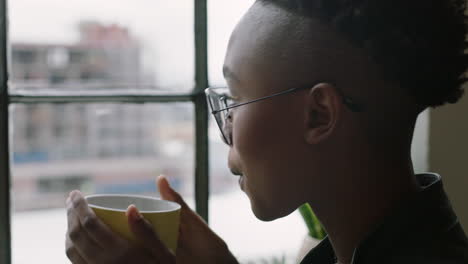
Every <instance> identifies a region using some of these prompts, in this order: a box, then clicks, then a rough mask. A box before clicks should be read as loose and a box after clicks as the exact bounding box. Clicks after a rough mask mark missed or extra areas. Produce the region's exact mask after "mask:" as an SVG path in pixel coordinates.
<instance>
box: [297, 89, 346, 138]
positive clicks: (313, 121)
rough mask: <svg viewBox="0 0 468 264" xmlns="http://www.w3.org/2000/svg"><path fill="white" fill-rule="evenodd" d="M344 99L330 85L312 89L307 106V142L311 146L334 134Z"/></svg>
mask: <svg viewBox="0 0 468 264" xmlns="http://www.w3.org/2000/svg"><path fill="white" fill-rule="evenodd" d="M342 107H343V104H342V98H341V95H340V94H339V92H338V91H337V90H336V88H335V87H334V86H333V85H332V84H329V83H319V84H317V85H315V86H314V87H313V88H312V89H310V91H309V93H308V94H307V98H306V104H305V109H304V110H305V120H304V122H305V128H306V130H305V135H304V137H305V140H306V141H307V143H309V144H318V143H320V142H323V141H324V140H326V139H327V138H328V137H330V135H331V134H333V132H334V130H335V128H336V126H337V123H338V121H339V119H340V115H341V111H342Z"/></svg>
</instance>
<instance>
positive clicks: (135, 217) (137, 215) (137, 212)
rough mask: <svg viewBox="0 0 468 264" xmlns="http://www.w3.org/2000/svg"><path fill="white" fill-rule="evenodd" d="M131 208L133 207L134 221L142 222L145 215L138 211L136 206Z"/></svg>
mask: <svg viewBox="0 0 468 264" xmlns="http://www.w3.org/2000/svg"><path fill="white" fill-rule="evenodd" d="M130 207H133V208H134V209H133V214H132V216H133V219H135V220H141V219H143V215H142V214H141V213H140V211H138V208H136V206H135V205H134V204H132V205H130Z"/></svg>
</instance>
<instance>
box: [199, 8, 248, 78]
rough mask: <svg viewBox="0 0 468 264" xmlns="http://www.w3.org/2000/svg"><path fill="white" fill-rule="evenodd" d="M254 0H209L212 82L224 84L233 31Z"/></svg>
mask: <svg viewBox="0 0 468 264" xmlns="http://www.w3.org/2000/svg"><path fill="white" fill-rule="evenodd" d="M254 2H255V1H254V0H236V1H229V0H216V1H208V59H209V61H208V70H209V80H210V84H211V85H213V86H216V85H224V84H225V81H224V78H223V71H222V68H223V62H224V55H225V53H226V48H227V45H228V41H229V37H230V36H231V32H232V30H233V29H234V27H235V26H236V24H237V22H238V21H239V19H240V18H241V17H242V15H243V14H244V13H245V12H246V11H247V9H248V8H249V7H250V6H251V5H252V4H253V3H254Z"/></svg>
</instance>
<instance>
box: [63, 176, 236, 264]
mask: <svg viewBox="0 0 468 264" xmlns="http://www.w3.org/2000/svg"><path fill="white" fill-rule="evenodd" d="M157 185H158V187H159V190H160V193H161V196H162V198H163V199H165V200H170V201H174V202H177V203H179V204H180V205H181V206H182V209H181V218H180V221H181V222H180V233H179V242H178V248H177V252H176V253H177V254H176V255H177V256H174V254H173V253H172V252H170V251H169V250H168V249H167V247H166V246H165V245H164V244H163V243H162V242H161V241H160V240H159V238H158V236H157V235H156V233H155V232H154V230H153V229H152V227H151V226H150V224H149V223H148V222H147V221H146V220H145V219H144V218H142V217H141V215H140V214H139V212H138V210H137V208H135V207H134V206H130V207H129V208H128V209H127V217H128V223H129V227H130V229H131V230H132V232H133V233H134V235H135V236H136V237H137V238H138V240H139V241H141V242H142V243H140V244H138V245H134V244H132V243H130V242H128V241H127V240H125V239H123V238H121V237H119V236H118V235H116V234H114V233H113V232H112V231H111V230H110V229H109V228H108V227H107V226H106V225H105V224H104V223H103V222H101V221H100V220H99V219H98V218H97V217H96V215H95V214H94V212H93V211H92V210H91V209H90V208H89V207H88V205H87V203H86V200H85V199H84V197H83V195H82V194H81V193H80V192H78V191H73V192H72V193H70V196H69V197H68V199H67V214H68V231H67V236H66V253H67V256H68V258H69V259H70V260H71V261H72V263H74V264H77V263H80V264H81V263H88V264H94V263H99V264H111V263H112V264H118V263H135V264H139V263H142V264H146V263H164V264H166V263H167V264H172V263H176V262H177V263H182V264H183V263H237V260H236V259H235V258H234V257H233V256H232V254H231V252H230V251H229V250H228V248H227V246H226V244H225V243H224V241H223V240H222V239H221V238H220V237H218V236H217V235H216V234H215V233H214V232H213V231H212V230H211V229H210V228H209V227H208V225H207V224H206V223H205V222H204V221H203V220H202V219H201V218H200V216H198V215H197V214H196V213H195V212H193V211H192V210H191V209H190V208H189V207H188V206H187V204H186V203H185V201H184V200H183V199H182V197H181V196H180V195H179V194H178V193H177V192H176V191H174V190H173V189H172V188H171V187H170V186H169V183H168V181H167V179H166V178H165V177H159V178H158V180H157Z"/></svg>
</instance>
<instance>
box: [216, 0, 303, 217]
mask: <svg viewBox="0 0 468 264" xmlns="http://www.w3.org/2000/svg"><path fill="white" fill-rule="evenodd" d="M262 9H264V10H262ZM268 12H269V10H268V9H266V8H265V7H263V6H258V5H254V6H253V7H252V8H251V10H250V11H249V12H248V13H247V14H246V16H244V18H243V19H242V20H241V22H240V23H239V24H238V26H237V28H236V29H235V31H234V33H233V34H232V36H231V40H230V44H229V47H228V51H227V54H226V59H225V65H224V73H225V78H226V80H227V82H228V85H229V88H230V90H231V93H232V95H233V97H234V98H235V99H236V103H242V102H247V101H251V100H255V99H258V98H260V97H263V96H268V95H271V94H274V93H277V92H280V91H284V90H287V89H291V88H295V87H290V86H288V85H292V84H291V82H290V80H288V78H289V76H290V75H289V73H288V72H290V71H294V69H291V68H292V67H293V65H290V64H288V63H286V62H284V61H281V60H278V56H274V54H277V52H279V51H278V50H275V49H276V48H277V47H278V45H269V41H271V39H270V38H269V35H270V34H271V32H272V30H275V26H274V23H273V24H272V23H270V21H268V20H270V19H273V20H274V16H273V18H269V19H268V18H265V17H263V16H264V15H267V13H268ZM262 14H263V15H262ZM265 19H266V20H265ZM263 20H265V21H263ZM288 83H289V84H288ZM306 93H307V90H303V91H298V92H294V93H290V94H286V95H281V96H277V97H273V98H270V99H267V100H264V101H260V102H255V103H251V104H248V105H244V106H240V107H237V108H234V109H232V110H231V122H232V123H231V124H230V125H229V130H230V131H232V142H233V144H232V146H231V148H230V152H229V158H228V163H229V168H230V169H231V171H232V172H233V173H234V174H238V175H241V176H240V180H239V183H240V188H241V189H242V190H243V191H244V192H245V193H246V194H247V195H248V197H249V199H250V201H251V206H252V210H253V212H254V213H255V215H256V216H257V217H258V218H259V219H262V220H273V219H276V218H279V217H282V216H285V215H287V214H289V213H291V212H292V211H294V210H295V209H296V208H297V207H298V206H299V205H300V204H301V203H303V202H305V201H303V196H304V194H303V191H302V190H305V189H306V188H305V186H304V184H305V181H304V180H303V179H305V178H306V177H308V176H307V175H309V174H310V171H308V170H306V169H305V167H304V165H305V164H308V163H309V161H308V160H309V159H310V158H308V155H307V153H308V145H307V144H306V142H305V140H304V134H303V133H304V127H305V124H304V121H303V120H304V98H305V94H306ZM308 165H310V164H308ZM307 189H308V190H310V188H307Z"/></svg>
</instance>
